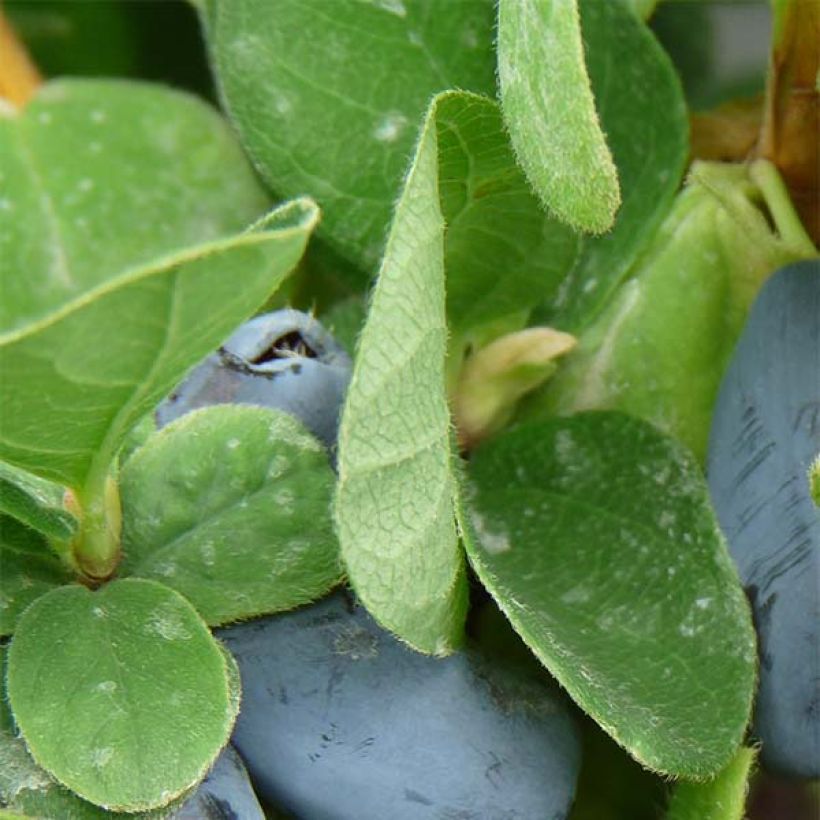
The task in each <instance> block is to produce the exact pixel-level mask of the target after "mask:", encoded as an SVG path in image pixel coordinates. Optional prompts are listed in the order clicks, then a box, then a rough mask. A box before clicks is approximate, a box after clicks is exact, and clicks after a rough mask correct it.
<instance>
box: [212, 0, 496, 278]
mask: <svg viewBox="0 0 820 820" xmlns="http://www.w3.org/2000/svg"><path fill="white" fill-rule="evenodd" d="M204 8H205V13H204V20H205V23H206V26H205V28H206V34H207V37H208V41H209V45H210V49H211V54H212V58H213V63H214V66H215V68H216V75H217V79H218V82H219V84H220V87H221V91H222V95H223V97H224V100H225V103H226V106H227V109H228V111H229V112H230V115H231V117H232V118H233V119H234V121H235V123H236V125H237V128H238V130H239V133H240V135H241V137H242V140H243V142H244V144H245V146H246V148H247V149H248V151H249V153H250V154H251V156H253V158H254V160H255V161H256V163H257V166H258V167H259V169H260V170H261V172H262V174H263V176H264V177H265V179H266V181H267V182H268V184H269V185H270V186H271V188H272V189H273V190H275V191H277V192H278V193H279V194H282V195H284V196H296V195H299V194H303V193H308V194H310V195H311V196H313V197H315V198H316V199H317V201H318V202H319V203H320V205H321V206H322V211H323V213H324V219H323V221H322V226H321V228H320V234H319V235H320V236H322V237H323V238H325V239H326V240H327V241H328V242H329V243H330V244H331V246H332V247H333V248H334V250H336V251H337V252H339V253H341V254H342V256H344V257H346V258H347V259H348V260H349V261H350V262H353V263H354V264H355V265H358V266H359V268H360V272H359V274H358V276H359V284H363V283H364V282H366V281H367V278H368V277H369V276H370V274H371V273H372V272H373V270H374V269H375V267H376V263H377V261H378V259H379V256H380V254H381V251H382V248H383V246H384V240H385V237H386V234H387V227H388V224H389V222H390V214H391V212H392V209H393V205H394V203H395V201H396V196H397V193H398V191H399V189H400V187H401V180H402V175H403V174H404V172H405V169H406V164H407V156H408V154H409V153H411V152H412V149H413V141H414V139H415V136H416V132H415V125H416V123H417V122H418V121H419V120H420V119H421V117H422V116H423V114H424V111H425V109H426V107H427V105H428V103H429V101H430V98H431V97H432V96H433V95H434V94H435V93H436V92H439V91H444V90H445V89H447V88H465V89H471V90H473V91H479V92H485V93H488V94H491V95H492V94H493V93H494V91H495V78H494V75H493V69H494V65H493V62H494V61H493V50H492V47H493V6H492V3H491V2H488V1H487V0H473V2H464V3H436V4H435V5H431V4H430V3H429V2H426V0H378V2H367V3H363V2H360V0H334V2H331V3H321V4H318V5H317V4H315V3H305V2H303V1H302V0H275V2H271V0H209V2H207V3H205V4H204ZM386 78H389V81H386Z"/></svg>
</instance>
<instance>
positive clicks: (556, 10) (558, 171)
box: [498, 0, 629, 234]
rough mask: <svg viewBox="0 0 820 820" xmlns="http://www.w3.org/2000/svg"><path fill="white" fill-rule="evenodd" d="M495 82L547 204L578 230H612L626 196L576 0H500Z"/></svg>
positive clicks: (518, 146)
mask: <svg viewBox="0 0 820 820" xmlns="http://www.w3.org/2000/svg"><path fill="white" fill-rule="evenodd" d="M627 13H629V12H627ZM498 77H499V83H500V86H501V107H502V110H503V112H504V119H505V121H506V123H507V126H508V128H509V130H510V139H511V140H512V144H513V147H514V148H515V152H516V154H517V155H518V160H519V162H520V163H521V166H522V167H523V169H524V171H525V172H526V174H527V178H528V179H529V180H530V182H531V183H532V186H533V188H534V189H535V190H536V192H537V193H538V195H539V196H540V197H541V200H542V201H543V203H544V204H545V205H546V206H547V207H548V208H549V209H550V210H551V211H552V212H553V213H554V214H555V215H556V216H557V217H558V218H559V219H561V220H563V221H564V222H566V223H567V224H569V225H572V226H573V227H574V228H577V229H578V230H580V231H586V232H589V233H596V234H597V233H604V232H605V231H607V230H609V229H610V228H611V227H612V224H613V222H614V221H615V213H616V211H617V210H618V207H619V205H620V203H621V194H620V189H619V187H618V172H617V170H616V168H615V163H614V162H613V159H612V155H611V154H610V152H609V148H607V144H606V139H605V137H604V134H603V132H602V130H601V126H600V124H599V122H598V115H597V113H596V111H595V100H594V98H593V93H592V88H591V86H590V79H589V77H588V76H587V69H586V66H585V64H584V43H583V41H582V38H581V20H580V16H579V13H578V0H500V2H499V4H498Z"/></svg>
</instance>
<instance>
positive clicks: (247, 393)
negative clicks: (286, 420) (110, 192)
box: [156, 309, 351, 447]
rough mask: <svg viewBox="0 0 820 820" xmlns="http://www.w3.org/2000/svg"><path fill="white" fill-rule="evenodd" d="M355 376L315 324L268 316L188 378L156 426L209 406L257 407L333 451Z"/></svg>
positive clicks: (287, 314) (290, 313) (286, 314)
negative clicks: (297, 425) (279, 413)
mask: <svg viewBox="0 0 820 820" xmlns="http://www.w3.org/2000/svg"><path fill="white" fill-rule="evenodd" d="M350 371H351V361H350V357H349V356H348V355H347V353H346V352H345V350H344V349H343V348H342V347H341V346H340V345H339V344H337V343H336V341H335V340H334V338H333V337H332V336H331V335H330V334H329V333H328V332H327V331H326V330H325V329H324V328H323V327H322V325H321V324H319V322H318V321H317V320H316V319H315V318H314V317H313V316H310V315H309V314H307V313H302V312H300V311H298V310H291V309H284V310H278V311H275V312H273V313H266V314H263V315H261V316H257V317H255V318H253V319H251V320H250V321H248V322H245V324H243V325H242V326H241V327H240V328H239V329H238V330H237V331H236V332H235V333H234V334H233V335H232V336H231V337H230V338H229V339H228V340H227V341H226V342H225V343H224V344H223V345H222V346H221V347H220V348H219V350H218V351H217V352H216V353H213V354H212V355H210V356H208V358H206V359H205V360H204V361H203V362H202V363H200V364H199V365H198V366H197V367H196V368H194V369H193V370H192V371H191V372H190V373H189V374H188V376H187V377H186V378H185V380H184V381H183V382H182V383H181V384H180V385H178V386H177V388H176V389H175V390H174V391H173V392H172V393H171V395H170V396H169V397H168V398H167V399H165V400H164V401H163V402H162V403H161V404H160V406H159V407H158V408H157V412H156V419H157V426H158V427H164V426H165V425H166V424H169V423H170V422H172V421H173V420H174V419H176V418H179V417H180V416H182V415H184V414H185V413H188V412H189V411H191V410H196V409H197V408H199V407H208V406H210V405H212V404H257V405H261V406H263V407H272V408H275V409H277V410H283V411H284V412H286V413H290V414H291V415H293V416H296V417H297V418H299V419H300V420H301V421H302V423H303V424H304V425H305V426H306V427H307V428H308V429H309V430H310V431H311V432H312V433H313V434H314V435H315V436H316V437H317V438H319V439H321V440H322V441H323V442H324V443H325V445H326V446H328V447H331V446H332V445H333V444H334V443H335V441H336V432H337V429H338V425H339V413H340V410H341V406H342V402H343V401H344V396H345V391H346V390H347V384H348V382H349V381H350Z"/></svg>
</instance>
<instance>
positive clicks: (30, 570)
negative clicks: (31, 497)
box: [0, 515, 72, 635]
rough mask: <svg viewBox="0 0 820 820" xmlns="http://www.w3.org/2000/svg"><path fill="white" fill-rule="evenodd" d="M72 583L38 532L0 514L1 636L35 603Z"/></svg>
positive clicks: (11, 630) (8, 633)
mask: <svg viewBox="0 0 820 820" xmlns="http://www.w3.org/2000/svg"><path fill="white" fill-rule="evenodd" d="M71 580H72V576H71V574H70V573H69V571H68V570H67V568H66V567H65V566H64V565H63V564H62V563H61V562H60V560H59V559H58V558H57V557H56V556H55V555H54V554H53V553H52V552H51V550H50V549H49V546H48V544H47V542H46V540H45V538H44V537H43V536H42V535H41V534H40V533H39V532H37V531H35V530H32V529H30V528H29V527H26V526H25V525H24V524H21V523H20V522H19V521H16V520H15V519H14V518H10V517H9V516H6V515H0V635H10V634H11V633H12V632H14V627H15V624H16V623H17V619H18V618H19V617H20V614H21V613H22V612H23V610H24V609H25V608H26V607H27V606H28V605H29V604H30V603H31V602H32V601H35V600H36V599H37V598H39V597H40V596H41V595H43V594H44V593H46V592H48V591H49V590H51V589H53V588H54V587H56V586H61V585H62V584H67V583H69V582H70V581H71Z"/></svg>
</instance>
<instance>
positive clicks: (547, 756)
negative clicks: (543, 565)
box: [217, 591, 581, 820]
mask: <svg viewBox="0 0 820 820" xmlns="http://www.w3.org/2000/svg"><path fill="white" fill-rule="evenodd" d="M217 634H218V636H219V637H220V638H221V639H222V640H224V641H225V643H226V644H227V646H228V648H229V649H230V650H231V652H233V654H234V656H235V657H236V659H237V662H238V663H239V669H240V672H241V676H242V689H243V695H242V710H241V711H240V714H239V719H238V721H237V725H236V729H235V732H234V736H233V742H234V743H235V745H236V747H237V748H238V749H239V751H240V753H241V754H242V757H243V759H244V760H245V762H246V764H247V766H248V770H249V771H250V773H251V776H252V778H253V781H254V785H255V786H256V788H257V791H258V792H259V794H260V795H261V796H262V797H263V798H264V799H265V800H268V801H270V802H271V803H273V804H274V805H277V806H279V807H281V808H282V809H284V810H286V811H288V812H290V813H292V814H293V816H294V817H296V818H298V819H299V820H386V818H390V820H443V818H452V819H453V820H455V819H456V818H458V820H536V818H537V820H561V818H565V817H567V815H568V814H569V811H570V806H571V803H572V799H573V796H574V792H575V785H576V780H577V776H578V770H579V766H580V756H581V753H580V741H579V735H578V732H577V729H576V727H575V724H574V722H573V719H572V717H571V715H570V713H569V710H568V708H567V706H566V703H565V701H564V698H563V695H561V693H559V692H558V691H557V690H556V688H555V687H554V685H553V684H552V682H551V681H549V680H547V679H546V677H545V675H544V674H543V673H542V671H541V670H540V669H536V670H535V671H536V672H538V673H539V674H538V675H532V674H530V673H529V672H522V671H521V670H520V669H518V668H515V667H514V665H512V664H507V665H500V664H498V663H496V662H494V661H493V659H492V658H489V657H488V656H485V655H484V653H483V652H479V651H472V650H468V651H464V652H458V653H456V654H454V655H452V656H450V657H448V658H443V659H442V658H432V657H429V656H426V655H421V654H418V653H416V652H414V651H412V650H410V649H408V648H407V647H406V646H404V645H403V644H401V643H400V642H399V641H397V640H396V639H395V638H394V637H393V636H392V635H390V634H389V633H388V632H386V631H384V630H383V629H381V628H380V627H379V626H378V625H377V624H376V623H375V622H374V621H373V620H372V619H371V618H370V616H369V615H368V614H367V612H366V611H365V610H364V609H363V608H362V607H360V606H359V605H357V604H355V603H354V601H353V599H352V597H351V596H349V594H348V593H347V592H345V591H340V592H336V593H334V594H333V595H331V596H330V597H328V598H325V599H324V600H322V601H320V602H319V603H317V604H314V605H311V606H308V607H303V608H301V609H298V610H294V611H292V612H289V613H285V614H280V615H274V616H270V617H267V618H262V619H259V620H257V621H251V622H248V623H243V624H238V625H235V626H232V627H229V628H227V629H224V630H220V631H218V633H217Z"/></svg>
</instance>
